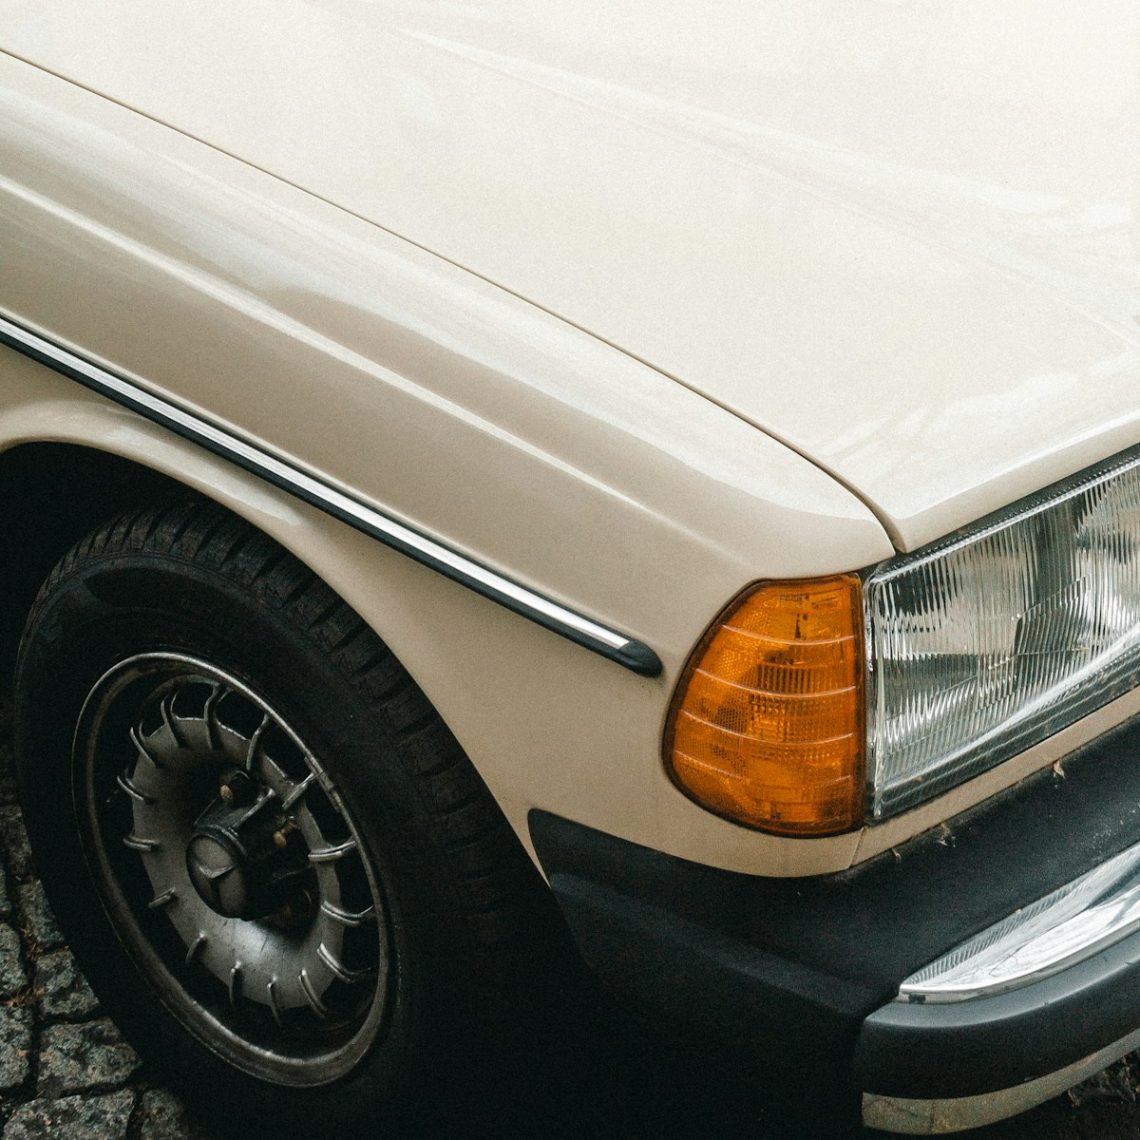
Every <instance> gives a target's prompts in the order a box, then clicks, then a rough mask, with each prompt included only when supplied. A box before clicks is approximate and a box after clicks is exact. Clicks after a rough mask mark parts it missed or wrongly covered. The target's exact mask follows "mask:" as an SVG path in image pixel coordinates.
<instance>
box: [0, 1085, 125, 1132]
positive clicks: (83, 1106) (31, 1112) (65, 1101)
mask: <svg viewBox="0 0 1140 1140" xmlns="http://www.w3.org/2000/svg"><path fill="white" fill-rule="evenodd" d="M134 1104H135V1093H134V1092H133V1091H132V1090H130V1089H121V1090H120V1091H118V1092H113V1093H107V1094H106V1095H103V1096H93V1097H82V1096H65V1097H60V1098H59V1099H52V1100H33V1101H29V1102H28V1103H27V1104H22V1105H20V1107H19V1108H18V1109H16V1111H15V1112H14V1113H12V1116H11V1119H10V1120H9V1121H8V1126H7V1127H6V1128H5V1129H4V1140H32V1138H33V1137H36V1138H39V1137H51V1138H53V1140H59V1138H60V1137H66V1138H67V1140H111V1138H112V1137H123V1136H126V1135H127V1126H128V1122H129V1120H130V1116H131V1110H132V1109H133V1108H134Z"/></svg>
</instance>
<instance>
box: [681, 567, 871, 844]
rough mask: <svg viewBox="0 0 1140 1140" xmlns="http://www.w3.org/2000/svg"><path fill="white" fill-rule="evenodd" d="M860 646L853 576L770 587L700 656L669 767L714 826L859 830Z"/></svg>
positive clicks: (684, 686) (693, 663)
mask: <svg viewBox="0 0 1140 1140" xmlns="http://www.w3.org/2000/svg"><path fill="white" fill-rule="evenodd" d="M862 687H863V637H862V598H861V591H860V582H859V579H858V578H857V577H855V576H854V575H843V576H839V577H834V578H823V579H818V580H815V581H806V582H767V583H763V584H761V585H759V586H755V587H753V588H751V589H750V590H748V591H747V592H746V593H745V594H744V595H742V596H741V597H740V598H739V599H738V600H737V601H736V602H735V603H734V604H733V605H732V606H731V607H730V608H729V610H728V611H726V613H725V614H724V615H723V616H722V617H721V618H720V619H719V620H718V621H717V623H716V624H715V625H714V626H713V628H712V629H711V630H710V631H709V633H708V634H707V635H706V636H705V638H704V639H703V640H702V642H701V644H700V645H698V646H697V649H696V650H695V651H694V653H693V656H692V658H691V659H690V661H689V664H688V666H687V667H686V669H685V672H684V674H683V675H682V677H681V681H680V683H679V685H678V687H677V693H676V695H675V697H674V699H673V704H672V707H671V708H670V711H669V719H668V724H667V729H666V738H665V755H666V758H667V763H668V766H669V768H670V771H671V772H672V775H673V777H674V779H675V780H676V782H677V784H678V785H679V786H680V787H681V788H682V790H683V791H685V793H686V794H687V795H689V796H690V797H691V798H692V799H694V800H696V801H697V802H698V803H699V804H701V805H702V806H703V807H705V808H708V809H709V810H710V811H713V812H716V813H717V814H718V815H722V816H726V817H727V818H728V819H732V820H735V821H736V822H738V823H742V824H745V825H747V826H749V827H755V828H760V829H762V830H764V831H771V832H775V833H777V834H781V835H830V834H834V833H836V832H840V831H848V830H850V829H851V828H854V827H857V826H858V825H859V824H860V823H861V822H862V810H863V793H864V783H863V781H864V777H863V771H864V760H863V755H864V747H863V745H864V730H863V692H862Z"/></svg>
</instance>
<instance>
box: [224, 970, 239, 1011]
mask: <svg viewBox="0 0 1140 1140" xmlns="http://www.w3.org/2000/svg"><path fill="white" fill-rule="evenodd" d="M227 991H228V994H229V999H230V1005H231V1006H236V1005H237V999H238V998H239V997H241V963H240V962H235V963H234V964H233V966H232V967H231V969H230V984H229V986H228V987H227Z"/></svg>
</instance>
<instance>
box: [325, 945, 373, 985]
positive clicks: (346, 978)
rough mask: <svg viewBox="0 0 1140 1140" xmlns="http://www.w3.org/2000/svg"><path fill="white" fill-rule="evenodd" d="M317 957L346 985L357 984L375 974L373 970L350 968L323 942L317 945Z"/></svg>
mask: <svg viewBox="0 0 1140 1140" xmlns="http://www.w3.org/2000/svg"><path fill="white" fill-rule="evenodd" d="M317 957H318V958H320V960H321V961H322V962H324V964H325V965H326V966H327V967H328V970H329V973H330V974H332V975H333V976H334V977H337V978H339V979H340V980H341V981H342V982H344V983H345V984H346V985H350V986H355V985H358V984H359V983H360V982H364V981H367V980H368V979H369V978H372V977H374V976H375V974H374V972H373V971H372V970H350V969H349V968H348V967H347V966H346V965H345V964H344V963H343V962H342V961H341V960H340V959H339V958H337V956H336V955H335V954H334V953H333V952H332V951H331V950H330V949H329V948H328V947H327V946H326V945H325V944H324V943H323V942H322V943H321V944H320V945H319V946H318V947H317Z"/></svg>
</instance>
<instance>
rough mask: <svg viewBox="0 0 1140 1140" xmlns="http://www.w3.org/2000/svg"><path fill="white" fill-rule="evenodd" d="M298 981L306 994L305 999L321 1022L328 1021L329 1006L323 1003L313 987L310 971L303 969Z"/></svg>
mask: <svg viewBox="0 0 1140 1140" xmlns="http://www.w3.org/2000/svg"><path fill="white" fill-rule="evenodd" d="M297 980H298V981H299V982H300V983H301V989H302V990H304V992H305V999H306V1000H307V1001H308V1003H309V1008H310V1009H311V1010H312V1011H313V1012H314V1013H315V1014H316V1015H317V1017H319V1018H320V1019H321V1021H327V1020H328V1017H329V1010H328V1006H326V1005H325V1003H324V1002H323V1001H321V998H320V995H319V994H318V993H317V991H316V989H315V987H314V986H313V979H312V978H310V977H309V971H308V970H305V969H302V970H301V973H300V974H299V975H298V976H297Z"/></svg>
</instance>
